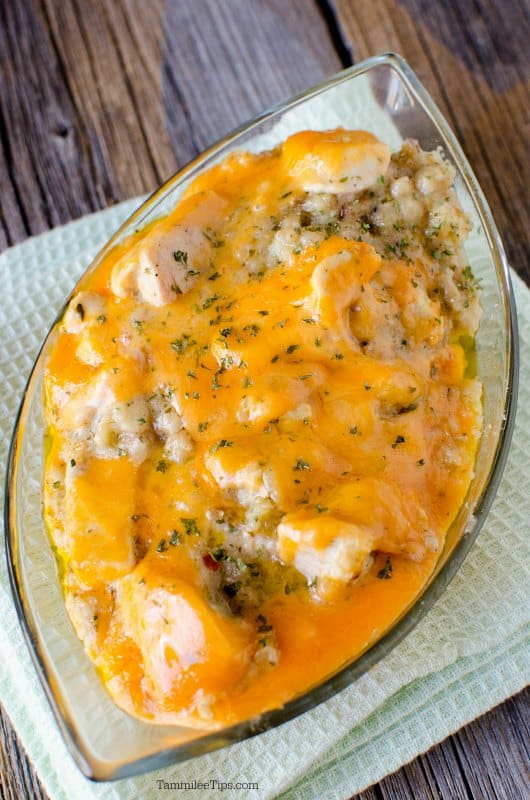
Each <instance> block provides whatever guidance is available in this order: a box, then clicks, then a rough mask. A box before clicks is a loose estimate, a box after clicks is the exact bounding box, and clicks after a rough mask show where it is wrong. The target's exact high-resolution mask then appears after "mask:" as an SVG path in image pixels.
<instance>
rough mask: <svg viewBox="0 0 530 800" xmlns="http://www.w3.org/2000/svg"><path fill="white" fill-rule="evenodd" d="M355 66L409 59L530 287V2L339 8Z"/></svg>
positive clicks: (391, 2) (386, 1)
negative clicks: (391, 56) (389, 54)
mask: <svg viewBox="0 0 530 800" xmlns="http://www.w3.org/2000/svg"><path fill="white" fill-rule="evenodd" d="M332 5H333V6H334V8H335V10H336V13H337V18H338V21H339V24H340V27H341V30H342V32H343V35H344V37H345V39H346V41H347V43H348V45H349V46H350V47H351V48H352V51H353V53H354V56H355V59H356V60H358V59H360V58H365V57H367V56H369V55H374V54H376V53H381V52H385V51H387V50H394V51H396V52H398V53H401V54H402V55H403V56H404V57H405V58H406V59H407V61H408V62H409V64H410V65H411V66H412V68H413V69H414V70H415V71H416V72H417V73H418V75H419V77H420V79H421V80H422V81H423V82H424V83H425V85H426V87H427V88H428V89H429V91H430V92H431V93H432V95H433V96H434V98H435V100H436V102H437V103H438V104H439V105H440V107H441V109H442V111H443V112H444V114H445V115H446V116H447V118H448V120H449V122H450V124H451V125H452V127H453V128H454V130H455V132H456V134H457V135H458V137H459V139H460V141H461V143H462V144H463V146H464V149H465V151H466V153H467V155H468V157H469V159H470V161H471V164H472V166H473V168H474V170H475V172H476V174H477V176H478V178H479V180H480V182H481V185H482V187H483V189H484V192H485V194H486V196H487V198H488V201H489V203H490V205H491V207H492V211H493V213H494V216H495V218H496V220H497V223H498V225H499V228H500V230H501V234H502V236H503V239H504V242H505V245H506V248H507V252H508V257H509V259H510V261H511V263H512V265H513V266H514V268H515V269H516V270H517V271H518V272H519V273H520V274H521V275H522V276H523V277H524V278H525V279H526V280H527V282H528V281H530V265H529V263H528V251H529V247H530V224H529V219H530V198H529V194H528V185H529V181H530V161H529V159H528V145H529V142H530V136H529V132H530V118H529V115H528V108H529V107H530V61H529V59H528V40H529V38H530V18H529V14H528V6H527V5H525V3H524V0H523V2H522V3H521V4H520V5H519V4H517V3H512V2H506V3H496V2H493V0H465V2H450V3H431V2H429V1H428V0H370V2H368V0H366V1H364V0H363V1H362V2H353V0H333V3H332Z"/></svg>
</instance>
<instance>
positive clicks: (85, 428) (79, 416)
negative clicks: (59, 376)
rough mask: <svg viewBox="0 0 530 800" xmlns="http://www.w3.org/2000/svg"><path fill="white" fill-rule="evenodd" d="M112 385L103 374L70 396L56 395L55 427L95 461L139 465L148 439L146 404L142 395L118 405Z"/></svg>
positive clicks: (107, 374)
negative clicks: (126, 460)
mask: <svg viewBox="0 0 530 800" xmlns="http://www.w3.org/2000/svg"><path fill="white" fill-rule="evenodd" d="M112 381H113V377H112V376H110V375H109V373H105V372H103V373H100V374H99V375H98V377H97V378H96V379H95V380H93V381H91V382H90V383H87V384H84V385H82V386H80V387H75V388H72V390H71V392H70V394H66V393H64V392H59V391H55V392H54V401H55V402H56V403H60V406H59V409H60V414H59V415H58V416H57V424H58V427H59V428H60V430H61V431H62V432H63V433H65V434H66V435H67V437H68V440H69V441H70V442H72V443H75V444H77V445H80V446H81V445H82V446H84V449H85V450H86V451H90V452H92V453H94V454H95V455H96V456H97V457H98V458H117V457H118V456H123V455H127V456H129V458H130V459H131V460H132V461H133V462H135V463H136V464H141V463H142V461H144V460H145V458H146V456H147V449H148V444H149V439H150V435H151V434H150V425H149V421H150V413H149V407H148V404H147V401H146V399H145V398H144V397H143V396H142V395H137V396H136V397H133V398H131V399H130V400H127V401H125V402H119V401H117V399H116V395H115V393H114V389H113V386H112Z"/></svg>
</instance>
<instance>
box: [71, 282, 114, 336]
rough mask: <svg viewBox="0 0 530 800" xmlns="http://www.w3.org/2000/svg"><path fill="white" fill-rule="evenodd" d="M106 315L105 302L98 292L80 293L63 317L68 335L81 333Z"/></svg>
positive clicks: (73, 298) (72, 300) (73, 299)
mask: <svg viewBox="0 0 530 800" xmlns="http://www.w3.org/2000/svg"><path fill="white" fill-rule="evenodd" d="M104 313H105V301H104V299H103V297H101V295H99V294H97V292H78V293H77V294H76V295H75V296H74V297H72V299H71V300H70V303H69V304H68V308H67V309H66V312H65V315H64V317H63V328H64V330H65V331H66V333H81V331H82V330H83V328H85V327H86V326H87V325H89V324H90V323H92V322H95V321H96V320H97V318H98V317H100V316H101V315H102V314H104Z"/></svg>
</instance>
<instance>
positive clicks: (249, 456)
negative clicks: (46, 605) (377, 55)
mask: <svg viewBox="0 0 530 800" xmlns="http://www.w3.org/2000/svg"><path fill="white" fill-rule="evenodd" d="M452 180H453V171H452V168H451V167H450V166H449V165H448V164H447V163H446V162H445V161H444V160H443V158H442V157H441V156H440V155H439V154H438V153H424V152H422V151H421V150H420V149H419V147H418V146H417V144H415V143H413V142H406V143H405V144H404V145H403V146H402V148H401V150H400V151H399V152H397V153H394V154H393V155H391V154H390V152H389V150H388V147H387V146H386V145H385V144H384V143H382V142H380V141H378V140H377V139H376V138H375V137H374V136H372V135H371V134H369V133H365V132H362V131H345V130H342V129H338V130H335V131H327V132H321V133H319V132H315V131H305V132H301V133H298V134H296V135H294V136H292V137H291V138H289V139H288V140H287V141H286V142H284V143H283V145H282V146H279V147H278V148H276V149H274V150H272V151H269V152H264V153H260V154H258V155H251V154H249V153H235V154H232V155H230V156H229V157H228V158H226V159H225V161H223V162H222V163H221V164H219V165H218V166H216V167H214V168H213V169H211V170H210V171H208V172H206V173H204V174H203V175H201V176H200V177H199V178H198V179H197V180H196V181H195V182H194V183H193V184H192V185H191V186H190V187H189V189H188V190H187V192H186V195H185V197H184V198H183V199H182V200H181V202H180V203H179V205H178V206H177V208H176V209H175V210H174V211H173V212H172V213H171V214H169V216H167V217H165V218H164V219H161V220H160V221H158V222H157V223H155V224H152V225H150V226H148V227H147V228H145V229H144V230H142V231H140V232H139V233H137V234H135V235H134V236H133V237H131V238H130V239H128V240H127V241H125V242H123V243H122V244H120V245H118V246H116V247H115V249H114V250H113V251H112V252H111V253H109V254H108V255H107V256H106V258H105V259H104V260H103V262H102V263H101V264H100V265H99V266H98V268H97V269H96V270H95V272H93V274H91V275H90V276H89V277H87V278H85V279H84V280H83V281H82V285H81V286H80V287H79V291H78V293H77V294H76V295H75V297H74V298H73V300H72V301H71V303H70V305H69V308H68V310H67V312H66V314H65V316H64V319H63V322H62V324H61V328H60V330H59V332H58V338H57V341H56V344H55V346H54V349H53V351H52V353H51V355H50V359H49V362H48V365H47V372H46V399H45V403H46V412H47V417H48V421H49V427H50V441H51V445H50V454H49V457H48V463H47V469H46V475H45V490H44V496H45V516H46V520H47V524H48V527H49V530H50V534H51V537H52V539H53V541H54V543H55V545H56V546H57V549H58V552H59V555H60V558H61V561H62V565H63V576H64V577H63V581H64V590H65V595H66V602H67V608H68V611H69V613H70V616H71V618H72V622H73V624H74V626H75V628H76V631H77V633H78V635H79V636H80V638H81V639H82V640H83V642H84V645H85V648H86V650H87V652H88V654H89V656H90V658H91V659H92V660H93V661H94V663H95V664H96V666H97V668H98V670H99V672H100V674H101V676H102V679H103V680H104V682H105V684H106V685H107V687H108V689H109V691H110V692H111V694H112V696H113V697H114V699H115V700H116V702H117V703H118V704H119V705H120V706H121V707H123V708H125V709H126V710H128V711H129V712H130V713H133V714H135V715H137V716H140V717H142V718H144V719H147V720H151V721H153V722H159V723H172V722H178V723H180V724H188V725H199V726H204V727H218V726H220V725H224V724H229V723H232V722H234V721H237V720H241V719H245V718H247V717H249V716H252V715H254V714H257V713H260V712H262V711H264V710H266V709H269V708H274V707H277V706H279V705H282V704H283V703H285V702H286V701H287V700H289V699H290V698H291V697H293V696H294V695H295V694H297V693H300V692H302V691H304V690H305V689H307V688H308V687H309V686H311V685H314V684H315V683H317V682H318V681H321V680H322V679H323V678H325V677H326V676H327V675H328V674H330V673H332V672H333V671H336V670H337V669H338V668H340V666H341V665H343V664H344V663H345V662H346V661H348V660H351V659H352V658H353V657H355V656H356V655H357V654H358V653H359V652H361V651H362V650H363V649H365V648H366V647H367V646H369V645H370V644H371V643H372V642H373V641H375V640H376V639H377V638H378V637H379V636H380V635H381V633H383V632H384V631H385V630H386V629H387V628H388V627H389V626H390V624H391V623H392V622H393V621H394V620H395V619H396V618H397V617H398V616H399V615H400V614H401V613H402V612H403V610H404V609H405V608H406V607H407V606H408V605H409V604H410V603H411V602H412V601H413V599H414V598H415V597H416V596H417V595H418V593H419V592H420V591H421V589H422V587H423V586H424V584H425V582H426V581H427V580H428V577H429V575H430V574H431V573H432V570H433V568H434V565H435V563H436V559H437V554H438V553H439V551H440V548H441V547H442V545H443V542H444V536H445V533H446V531H447V528H448V526H449V524H450V523H451V521H452V520H453V518H454V517H455V514H456V512H457V511H458V509H459V507H460V506H461V504H462V502H463V499H464V497H465V494H466V491H467V488H468V486H469V482H470V480H471V478H472V474H473V463H474V457H475V451H476V447H477V442H478V439H479V437H480V433H481V425H482V417H481V403H480V396H481V386H480V383H479V382H478V380H477V379H476V378H475V377H474V376H473V370H472V354H473V337H474V335H475V333H476V329H477V327H478V322H479V318H480V309H479V305H478V300H477V286H476V282H475V280H474V278H473V275H472V272H471V269H470V267H469V266H468V264H467V262H466V259H465V254H464V251H463V241H464V239H465V236H466V234H467V231H468V221H467V219H466V217H465V215H464V214H463V212H462V210H461V209H460V207H459V205H458V202H457V200H456V196H455V193H454V190H453V188H452Z"/></svg>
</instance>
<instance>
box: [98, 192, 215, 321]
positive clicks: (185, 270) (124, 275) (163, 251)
mask: <svg viewBox="0 0 530 800" xmlns="http://www.w3.org/2000/svg"><path fill="white" fill-rule="evenodd" d="M225 205H226V200H224V199H223V198H222V197H220V196H219V195H217V194H215V193H214V192H201V193H199V194H196V195H193V196H192V197H189V198H187V199H186V200H184V201H183V202H182V203H181V205H180V206H179V207H178V209H177V211H176V212H174V213H173V214H171V215H170V216H169V217H167V218H166V219H163V220H162V221H161V222H159V223H158V225H156V226H155V227H154V228H153V230H152V231H150V233H148V234H147V235H146V236H145V237H144V238H143V239H142V240H141V241H140V242H139V244H138V245H137V246H136V247H135V248H134V249H133V250H132V252H131V253H130V254H127V255H126V256H125V257H124V258H123V259H122V260H121V261H119V262H118V264H117V265H116V266H115V267H114V270H113V272H112V277H111V286H112V291H113V292H114V294H116V295H117V296H118V297H126V296H127V295H129V294H132V295H134V296H136V297H137V298H138V299H139V300H141V301H143V302H145V303H148V304H149V305H153V306H164V305H166V304H167V303H172V302H173V301H174V300H175V299H176V298H177V297H178V295H180V294H185V293H186V292H188V291H189V290H190V289H191V288H192V287H193V286H194V285H195V283H196V282H197V280H198V277H199V275H200V274H201V272H203V271H204V270H205V269H206V268H207V267H208V265H209V262H210V258H211V256H212V254H213V248H215V247H216V246H218V245H219V241H218V240H217V239H216V237H215V229H216V228H217V227H218V225H219V224H220V222H221V221H222V211H223V209H224V207H225Z"/></svg>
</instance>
